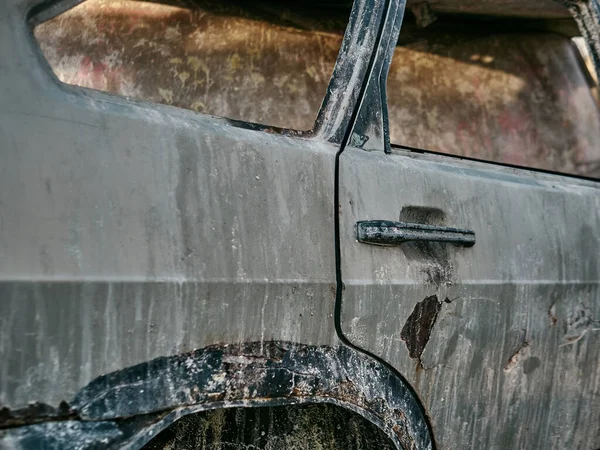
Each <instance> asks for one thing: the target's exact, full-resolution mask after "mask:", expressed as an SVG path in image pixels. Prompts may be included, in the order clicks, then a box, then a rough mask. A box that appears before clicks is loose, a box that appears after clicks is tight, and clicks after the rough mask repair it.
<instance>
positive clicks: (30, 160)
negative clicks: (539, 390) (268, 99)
mask: <svg viewBox="0 0 600 450" xmlns="http://www.w3.org/2000/svg"><path fill="white" fill-rule="evenodd" d="M75 3H76V2H71V1H62V2H61V1H58V2H46V1H45V0H10V1H8V2H5V5H3V13H2V14H1V15H0V37H1V39H0V54H1V55H2V58H1V60H0V142H1V143H2V144H1V145H2V148H1V152H0V153H1V154H0V158H1V159H0V186H1V188H0V360H1V361H2V363H1V364H0V409H1V411H2V414H0V415H1V417H0V430H1V431H0V447H2V448H11V449H12V448H38V447H40V446H42V447H44V448H60V449H63V448H99V447H101V448H123V447H124V446H126V447H127V448H142V447H143V446H144V445H146V444H147V443H148V442H149V441H150V440H151V439H152V438H153V437H154V436H155V435H156V434H157V433H160V432H161V431H162V430H163V429H165V428H167V427H168V426H169V425H171V424H173V423H174V422H175V421H177V420H178V419H179V418H181V417H182V416H183V415H187V414H193V413H197V412H201V411H204V410H214V409H217V408H221V409H223V408H235V407H243V408H248V407H251V406H265V405H277V406H281V405H282V404H292V405H293V404H298V403H310V402H313V403H314V402H320V403H330V404H334V405H338V406H339V405H341V406H346V407H347V408H348V409H349V410H350V411H352V412H354V413H359V414H361V415H363V416H364V417H365V418H366V419H367V420H368V421H370V422H372V423H374V424H375V425H377V426H379V427H380V428H381V429H383V430H384V431H385V434H386V435H387V437H388V438H389V439H391V441H390V443H391V445H392V446H395V448H400V447H405V448H431V447H432V445H433V443H432V439H431V436H430V429H429V427H428V424H427V422H426V420H425V418H424V416H423V414H422V408H421V406H420V404H419V403H418V400H417V399H416V397H415V396H414V393H413V392H412V390H411V389H410V387H409V386H407V385H406V383H404V381H403V380H402V379H401V378H399V377H397V376H396V374H394V373H393V372H392V371H390V369H389V367H387V366H385V365H383V364H381V363H378V362H377V361H373V360H372V359H371V358H369V357H365V355H364V354H363V353H362V352H357V351H356V350H355V349H351V348H348V347H347V346H345V345H343V342H341V341H340V335H339V334H338V333H337V331H338V330H337V328H336V327H335V323H336V320H337V319H336V315H335V313H336V311H335V304H336V303H335V298H336V294H335V292H336V289H335V286H336V259H335V255H336V251H335V242H336V240H335V226H334V218H335V213H334V211H335V207H334V199H335V177H336V161H337V155H338V151H339V149H340V145H341V143H342V142H343V141H344V140H345V139H346V137H347V136H348V131H349V129H350V126H351V124H352V123H353V117H354V116H355V112H356V110H357V109H356V107H357V105H358V104H359V102H360V99H361V98H362V97H364V94H365V89H366V87H367V86H368V80H369V77H370V74H371V73H372V72H373V68H374V65H373V63H374V62H375V58H374V56H373V55H375V53H372V49H373V48H377V47H378V46H379V39H380V38H381V34H380V33H379V31H381V30H382V27H386V26H388V24H389V23H393V24H396V25H395V26H397V25H399V21H398V20H396V21H392V22H388V21H387V20H386V17H388V16H389V15H390V9H389V8H390V6H393V4H391V3H385V4H384V3H383V2H372V1H360V2H357V3H356V4H355V5H354V6H353V9H352V13H351V17H350V23H349V25H348V28H347V30H346V35H345V38H344V41H343V45H342V51H341V53H340V56H339V57H338V60H337V62H336V66H335V69H334V72H333V76H332V79H331V82H330V84H329V88H328V91H327V95H326V96H325V99H324V102H323V105H322V107H321V109H320V111H319V116H318V118H317V121H316V124H315V126H314V127H313V130H311V131H310V132H304V133H302V132H297V131H293V130H272V129H270V128H268V127H265V126H260V125H256V124H249V123H243V122H239V121H233V120H228V119H224V118H217V117H212V116H208V115H203V114H197V113H195V112H192V111H186V110H182V109H177V108H172V107H168V106H164V105H158V104H152V103H145V102H139V101H133V100H131V99H127V98H123V97H117V96H113V95H108V94H105V93H102V92H98V91H93V90H88V89H81V88H77V87H73V86H68V85H66V84H63V83H61V82H59V81H58V80H57V79H56V78H55V77H54V76H53V74H52V71H51V68H50V67H49V66H48V65H47V63H46V61H45V60H44V58H43V55H42V54H41V52H40V49H39V47H38V46H37V44H36V42H35V40H34V36H33V33H32V28H33V26H34V25H35V24H37V23H40V22H43V21H45V20H47V19H49V18H52V17H55V16H56V15H57V14H60V13H61V12H62V11H64V10H66V9H68V8H69V7H71V6H73V4H75ZM397 6H398V5H397V4H395V7H396V10H397ZM396 10H394V11H393V14H392V16H394V17H396V14H395V13H396ZM397 17H401V16H397ZM133 22H135V21H133ZM388 34H389V33H388ZM86 67H89V64H88V65H87V66H86ZM187 76H188V77H189V74H188V75H187ZM180 79H181V78H180ZM185 80H187V78H186V77H183V81H185ZM290 417H292V416H290ZM238 434H239V433H238ZM384 437H385V436H384ZM192 438H193V436H192ZM258 439H262V437H261V436H259V437H258ZM98 446H99V447H98Z"/></svg>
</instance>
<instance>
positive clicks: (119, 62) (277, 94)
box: [35, 0, 600, 177]
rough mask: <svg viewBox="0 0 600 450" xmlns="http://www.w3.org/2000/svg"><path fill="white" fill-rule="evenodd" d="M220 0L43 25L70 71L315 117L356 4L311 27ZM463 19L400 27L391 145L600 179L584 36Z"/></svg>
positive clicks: (79, 76) (47, 43)
mask: <svg viewBox="0 0 600 450" xmlns="http://www.w3.org/2000/svg"><path fill="white" fill-rule="evenodd" d="M207 5H209V3H207V2H204V9H202V8H201V7H200V6H198V5H196V6H195V7H194V8H195V9H186V8H181V7H174V6H168V5H160V4H146V3H143V8H142V7H141V6H140V2H132V1H115V0H89V1H87V2H84V3H82V4H80V5H78V6H77V7H75V8H73V9H71V10H70V11H68V12H66V13H64V14H62V15H60V16H58V17H56V18H55V19H52V20H50V21H48V22H46V23H44V24H42V25H40V26H38V27H36V30H35V33H36V37H37V39H38V41H39V42H40V46H41V48H42V50H43V52H44V55H45V56H46V58H47V59H48V61H49V63H50V65H51V66H52V68H53V70H54V72H55V73H56V75H57V77H58V78H59V79H60V80H62V81H63V82H65V83H69V84H74V85H79V86H83V87H90V88H94V89H98V90H103V91H107V92H111V93H116V94H120V95H125V96H131V97H137V98H141V99H144V100H149V101H154V102H159V103H166V104H171V105H175V106H179V107H183V108H188V109H192V110H196V111H201V112H205V113H210V114H215V115H220V116H225V117H229V118H231V119H242V120H247V121H250V122H258V123H263V124H268V125H274V126H280V127H288V128H293V129H297V130H307V129H310V128H311V127H312V124H313V122H314V119H315V116H316V112H317V110H318V108H319V105H320V104H321V101H322V98H323V95H324V93H325V91H326V89H327V83H328V80H329V76H330V75H331V71H332V68H333V65H334V63H335V59H336V56H337V49H338V48H339V46H340V42H341V32H342V30H343V28H340V27H339V25H337V22H340V21H343V18H344V17H346V18H347V15H345V14H346V12H345V11H342V12H341V13H338V14H337V15H335V14H333V15H332V17H334V18H335V17H337V18H338V21H337V22H335V21H333V19H331V20H329V21H327V22H326V23H325V25H324V24H323V23H320V22H319V23H312V22H311V23H308V24H307V23H305V22H302V23H301V25H302V27H303V29H300V28H294V27H291V26H280V25H277V24H274V23H271V22H268V21H267V20H266V19H265V18H264V17H262V16H259V17H258V18H257V17H254V16H252V17H251V18H249V17H244V16H242V15H241V12H239V11H235V10H233V9H232V7H229V9H226V11H227V13H228V14H229V15H223V14H216V13H214V11H213V10H212V9H208V6H207ZM557 6H558V7H560V5H558V4H557ZM246 14H248V13H246ZM274 14H275V13H274ZM269 17H271V16H269ZM275 17H277V16H276V15H275ZM286 17H293V16H286ZM328 17H329V16H328ZM340 17H341V18H342V19H339V18H340ZM259 19H261V20H259ZM331 23H333V25H332V24H331ZM438 25H439V26H440V27H438ZM299 26H300V25H299ZM464 28H465V27H464V26H461V27H460V29H459V30H457V29H451V28H449V26H448V25H446V26H444V23H438V24H434V25H432V26H431V27H430V28H428V29H427V30H425V31H423V32H415V31H414V30H410V31H409V32H408V33H404V34H403V35H402V34H401V39H404V40H403V45H402V46H399V47H398V48H397V49H396V52H395V58H394V59H393V61H392V66H391V69H390V75H389V78H388V84H387V87H388V104H389V121H390V133H391V141H392V143H395V144H400V145H406V146H411V147H418V148H425V149H430V150H435V151H439V152H444V153H452V154H456V155H464V156H470V157H475V158H480V159H486V160H491V161H499V162H505V163H510V164H517V165H524V166H529V167H536V168H541V169H547V170H555V171H560V172H566V173H573V174H579V175H586V176H591V177H600V150H599V148H598V144H597V143H598V142H600V127H598V122H600V110H599V108H598V103H597V101H596V100H595V99H594V97H593V95H592V83H591V82H590V79H589V77H586V73H585V70H582V68H581V67H580V61H579V54H578V51H577V50H576V48H575V46H574V45H573V44H572V42H571V40H570V39H569V38H567V37H564V36H560V35H558V34H555V33H540V32H537V33H531V32H529V33H525V32H520V33H518V32H514V31H513V32H510V33H508V32H499V31H501V30H494V31H488V30H486V29H483V30H482V29H481V26H480V27H473V28H474V29H473V30H471V31H468V30H465V29H464ZM402 36H404V38H402ZM457 105H459V106H458V107H457Z"/></svg>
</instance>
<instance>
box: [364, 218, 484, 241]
mask: <svg viewBox="0 0 600 450" xmlns="http://www.w3.org/2000/svg"><path fill="white" fill-rule="evenodd" d="M356 239H358V242H363V243H365V244H373V245H385V246H391V245H399V244H402V243H403V242H411V241H421V242H448V243H451V244H456V245H461V246H463V247H471V246H473V245H475V232H473V231H471V230H461V229H459V228H450V227H439V226H436V225H423V224H420V223H405V222H392V221H390V220H366V221H361V222H356Z"/></svg>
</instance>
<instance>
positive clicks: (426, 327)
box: [400, 295, 450, 360]
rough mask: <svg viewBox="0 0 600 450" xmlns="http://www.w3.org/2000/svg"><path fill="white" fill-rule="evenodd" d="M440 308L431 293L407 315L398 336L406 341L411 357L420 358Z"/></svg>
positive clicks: (436, 299)
mask: <svg viewBox="0 0 600 450" xmlns="http://www.w3.org/2000/svg"><path fill="white" fill-rule="evenodd" d="M444 302H446V303H450V300H448V299H445V300H444ZM441 309H442V303H441V302H440V301H438V298H437V296H436V295H432V296H431V297H427V298H425V299H424V300H423V301H420V302H419V303H417V304H416V305H415V307H414V309H413V312H412V313H411V314H410V316H408V319H407V320H406V323H405V324H404V327H403V328H402V332H401V333H400V338H401V339H402V340H403V341H404V342H405V343H406V347H407V348H408V353H409V355H410V357H411V358H414V359H419V360H420V358H421V354H422V353H423V350H424V349H425V346H426V345H427V342H429V338H430V336H431V330H432V329H433V326H434V325H435V321H436V320H437V316H438V314H439V312H440V310H441Z"/></svg>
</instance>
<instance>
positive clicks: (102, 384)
mask: <svg viewBox="0 0 600 450" xmlns="http://www.w3.org/2000/svg"><path fill="white" fill-rule="evenodd" d="M300 403H329V404H333V405H337V406H341V407H344V408H349V409H351V410H353V411H355V412H357V413H358V414H360V415H362V416H363V417H365V418H366V419H367V420H369V421H371V422H372V423H374V424H376V425H377V426H379V427H380V428H381V429H382V430H383V431H384V433H385V434H387V436H388V437H389V438H390V439H391V440H392V441H393V442H394V444H395V445H396V447H398V448H404V449H421V448H423V449H427V448H432V446H433V444H432V438H431V435H430V432H429V428H428V426H427V422H426V419H425V417H424V415H423V408H422V406H421V405H420V403H419V401H418V399H417V398H416V396H415V395H414V393H413V391H412V390H411V389H410V387H409V386H408V385H406V384H405V382H404V381H403V380H402V379H401V378H399V377H398V376H397V375H395V374H394V373H393V372H392V371H391V370H390V369H389V368H388V367H387V366H386V365H384V364H382V363H380V362H378V361H376V360H373V359H372V358H370V357H368V356H365V355H363V354H361V353H359V352H357V351H355V350H353V349H350V348H348V347H345V346H340V347H328V346H319V347H315V346H309V345H302V344H295V343H289V342H280V341H271V342H269V341H264V342H251V343H243V344H236V345H215V346H210V347H206V348H204V349H199V350H194V351H192V352H189V353H185V354H180V355H175V356H170V357H161V358H156V359H154V360H151V361H148V362H145V363H141V364H138V365H136V366H132V367H129V368H126V369H123V370H120V371H117V372H113V373H110V374H107V375H103V376H101V377H98V378H96V379H95V380H93V381H92V382H91V383H89V384H88V385H87V386H86V387H84V388H83V389H82V390H81V391H80V392H79V393H78V394H77V395H76V396H75V397H74V398H73V400H72V401H71V402H70V409H69V411H71V410H72V411H73V412H74V413H75V414H77V416H76V417H75V418H74V419H73V420H59V419H56V420H55V421H48V422H45V423H44V424H40V425H44V427H41V428H40V427H39V426H38V425H37V424H33V425H27V426H23V427H14V428H8V429H4V430H0V448H2V446H3V445H4V444H7V445H8V444H10V445H11V447H10V448H61V450H62V449H75V448H77V449H92V448H105V449H113V448H115V449H116V448H122V447H125V446H129V448H141V447H143V446H144V445H145V444H146V443H147V442H149V441H150V440H151V439H152V438H153V437H155V436H156V435H158V433H160V432H161V431H163V430H164V429H166V428H167V427H169V426H170V425H172V424H173V423H175V422H176V421H177V420H179V419H180V418H182V417H184V416H186V415H189V414H193V413H197V412H200V411H208V410H214V409H219V408H227V407H239V406H243V407H252V406H276V405H285V404H300ZM82 421H83V422H94V423H96V424H97V425H98V426H101V427H104V428H102V429H103V430H104V429H110V430H113V429H114V428H115V426H116V431H117V433H116V434H115V436H114V440H113V441H111V444H110V445H108V446H106V445H104V446H100V447H98V445H100V444H101V443H102V442H106V439H107V436H106V434H105V433H100V432H99V433H97V435H95V434H94V433H95V431H93V432H92V435H88V434H86V435H85V436H84V435H81V439H79V438H77V439H76V437H77V435H75V437H73V438H70V439H69V442H68V443H67V444H68V445H67V444H65V445H64V446H60V447H56V446H54V447H53V446H52V445H50V444H51V443H52V442H53V441H52V439H54V438H53V436H55V435H57V433H59V434H60V433H63V431H64V430H69V429H71V428H73V427H75V428H77V427H78V426H79V424H81V423H82ZM29 423H32V422H29ZM111 433H112V431H111ZM94 436H96V437H94ZM82 439H84V440H85V442H84V441H82ZM110 439H113V436H112V434H111V437H110ZM15 443H16V444H18V445H20V446H21V447H19V446H18V445H16V444H15ZM12 444H15V445H12ZM47 444H48V445H47ZM61 445H62V444H61ZM94 445H96V446H94Z"/></svg>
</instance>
